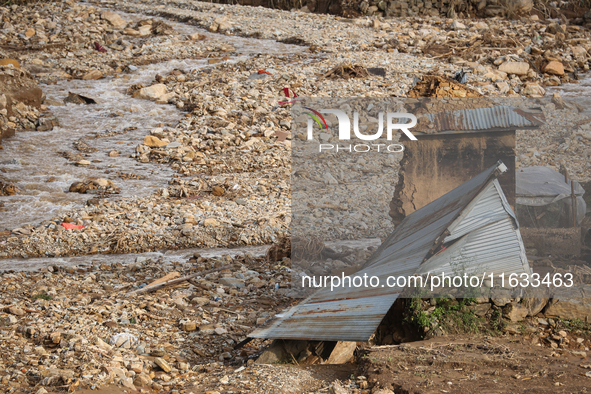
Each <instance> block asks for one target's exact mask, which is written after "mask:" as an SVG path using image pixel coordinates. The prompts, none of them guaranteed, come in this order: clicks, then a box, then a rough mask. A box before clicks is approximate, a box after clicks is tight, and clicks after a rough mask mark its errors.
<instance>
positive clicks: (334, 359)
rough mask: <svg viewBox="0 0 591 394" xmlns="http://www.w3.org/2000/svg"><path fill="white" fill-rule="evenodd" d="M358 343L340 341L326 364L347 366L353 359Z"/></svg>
mask: <svg viewBox="0 0 591 394" xmlns="http://www.w3.org/2000/svg"><path fill="white" fill-rule="evenodd" d="M355 349H357V342H343V341H339V342H337V344H336V345H335V347H334V349H333V350H332V352H331V353H330V356H329V357H328V359H327V360H326V364H345V363H347V362H348V361H349V360H351V359H352V358H353V353H355Z"/></svg>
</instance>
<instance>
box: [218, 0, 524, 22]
mask: <svg viewBox="0 0 591 394" xmlns="http://www.w3.org/2000/svg"><path fill="white" fill-rule="evenodd" d="M213 2H214V3H221V4H240V5H247V6H253V7H259V6H261V7H267V8H276V9H281V10H291V9H294V8H295V9H302V10H306V11H309V12H314V13H326V14H334V15H342V16H345V17H359V16H381V17H384V18H389V17H405V16H424V17H426V18H428V17H433V16H441V17H446V18H456V17H474V16H479V17H495V16H501V17H502V16H508V15H513V14H519V13H526V12H529V11H530V10H531V9H532V7H533V1H532V0H393V1H388V0H361V1H360V0H214V1H213Z"/></svg>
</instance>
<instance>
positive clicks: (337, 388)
mask: <svg viewBox="0 0 591 394" xmlns="http://www.w3.org/2000/svg"><path fill="white" fill-rule="evenodd" d="M328 392H329V393H330V394H349V390H347V389H346V388H344V387H343V386H342V385H341V384H340V383H339V381H338V380H335V381H334V382H332V386H330V389H329V390H328Z"/></svg>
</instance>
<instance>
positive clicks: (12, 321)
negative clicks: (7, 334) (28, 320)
mask: <svg viewBox="0 0 591 394" xmlns="http://www.w3.org/2000/svg"><path fill="white" fill-rule="evenodd" d="M16 323H18V319H17V318H16V317H14V316H12V315H8V316H6V317H5V318H3V319H2V324H0V326H2V325H5V326H11V325H13V324H16Z"/></svg>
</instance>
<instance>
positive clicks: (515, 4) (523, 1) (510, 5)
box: [503, 0, 534, 14]
mask: <svg viewBox="0 0 591 394" xmlns="http://www.w3.org/2000/svg"><path fill="white" fill-rule="evenodd" d="M503 4H504V5H505V7H506V8H507V9H509V10H512V12H513V13H516V14H524V13H527V12H530V11H531V10H532V8H533V7H534V2H533V0H506V1H505V3H503Z"/></svg>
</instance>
